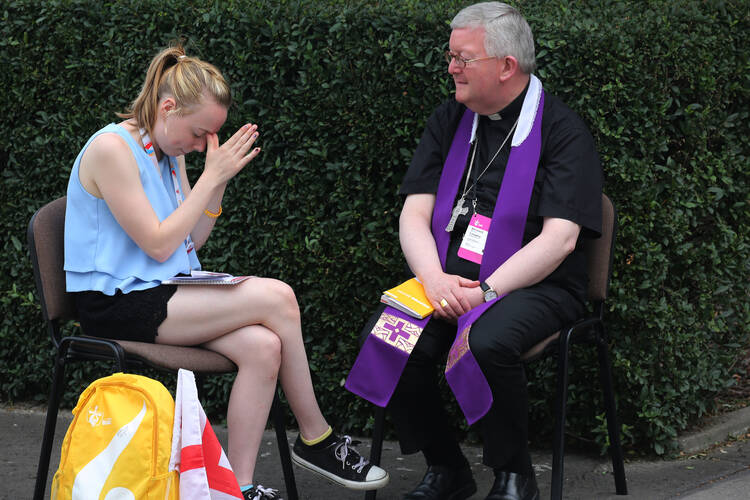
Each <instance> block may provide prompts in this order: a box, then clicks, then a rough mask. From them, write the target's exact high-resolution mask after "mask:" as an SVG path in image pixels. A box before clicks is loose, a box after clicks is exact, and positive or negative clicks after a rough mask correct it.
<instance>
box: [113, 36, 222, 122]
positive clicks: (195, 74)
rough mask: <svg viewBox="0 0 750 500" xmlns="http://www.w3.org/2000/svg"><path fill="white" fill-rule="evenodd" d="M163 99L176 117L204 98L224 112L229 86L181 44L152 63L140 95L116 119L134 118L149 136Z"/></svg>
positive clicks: (208, 65) (210, 66)
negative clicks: (171, 100) (169, 100)
mask: <svg viewBox="0 0 750 500" xmlns="http://www.w3.org/2000/svg"><path fill="white" fill-rule="evenodd" d="M165 96H171V97H173V98H174V100H175V103H176V106H175V109H174V110H173V111H172V112H173V113H177V114H178V115H186V114H190V113H191V112H192V110H193V109H194V108H195V106H197V105H199V104H202V103H203V101H204V99H206V98H207V97H208V98H211V99H213V100H214V101H215V102H216V103H217V104H220V105H222V106H224V107H225V108H228V107H229V106H230V105H231V104H232V96H231V92H230V90H229V85H227V82H226V80H224V77H223V76H222V75H221V72H220V71H219V70H218V69H217V68H216V67H215V66H214V65H212V64H209V63H207V62H205V61H202V60H200V59H198V58H196V57H188V56H187V55H186V54H185V49H184V48H183V47H182V45H180V44H173V45H172V46H170V47H168V48H166V49H164V50H162V51H161V52H159V53H158V54H157V55H156V56H155V57H154V58H153V59H152V60H151V64H149V67H148V71H147V72H146V80H145V81H144V82H143V87H142V88H141V92H140V93H139V94H138V97H136V98H135V100H134V101H133V103H132V104H131V105H130V108H128V110H127V111H126V112H125V113H118V116H120V117H121V118H125V119H128V118H135V119H136V121H137V122H138V126H139V127H143V128H145V129H146V131H148V133H149V134H152V127H153V126H154V123H155V122H156V116H157V112H158V107H159V101H160V100H161V99H162V98H164V97H165Z"/></svg>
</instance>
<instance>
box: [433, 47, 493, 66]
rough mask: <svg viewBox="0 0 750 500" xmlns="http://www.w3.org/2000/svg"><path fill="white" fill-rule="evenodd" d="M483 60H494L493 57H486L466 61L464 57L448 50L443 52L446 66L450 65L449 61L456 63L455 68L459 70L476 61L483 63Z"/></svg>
mask: <svg viewBox="0 0 750 500" xmlns="http://www.w3.org/2000/svg"><path fill="white" fill-rule="evenodd" d="M485 59H495V56H488V57H476V58H474V59H466V58H464V57H461V56H459V55H458V54H454V53H453V52H451V51H450V50H446V51H445V62H447V63H448V64H450V63H451V61H453V60H455V61H456V66H458V67H459V68H465V67H466V65H467V64H469V63H472V62H476V61H484V60H485Z"/></svg>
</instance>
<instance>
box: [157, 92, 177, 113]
mask: <svg viewBox="0 0 750 500" xmlns="http://www.w3.org/2000/svg"><path fill="white" fill-rule="evenodd" d="M176 109H177V103H176V102H175V100H174V97H172V96H167V97H165V98H164V99H162V100H161V102H160V103H159V111H160V112H161V113H163V116H164V118H166V117H167V116H168V115H169V114H170V113H173V112H174V111H175V110H176Z"/></svg>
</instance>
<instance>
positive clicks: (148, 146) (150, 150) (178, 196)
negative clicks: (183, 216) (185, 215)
mask: <svg viewBox="0 0 750 500" xmlns="http://www.w3.org/2000/svg"><path fill="white" fill-rule="evenodd" d="M140 132H141V142H142V143H143V149H145V150H146V153H147V154H148V156H149V158H151V161H153V162H154V166H155V167H156V171H157V172H159V176H161V168H159V162H158V161H156V152H155V151H154V145H153V143H152V142H151V137H149V135H148V132H146V129H145V128H142V129H141V131H140ZM167 161H168V162H169V172H170V173H171V174H172V188H173V189H174V197H175V200H177V206H178V207H179V206H180V205H182V200H183V199H184V198H183V197H182V192H180V188H179V185H180V183H179V182H178V180H177V172H176V171H175V168H174V167H173V166H172V162H170V161H169V158H167ZM185 248H186V249H187V253H190V252H192V251H193V250H195V245H193V240H192V239H191V238H190V234H188V235H187V238H185Z"/></svg>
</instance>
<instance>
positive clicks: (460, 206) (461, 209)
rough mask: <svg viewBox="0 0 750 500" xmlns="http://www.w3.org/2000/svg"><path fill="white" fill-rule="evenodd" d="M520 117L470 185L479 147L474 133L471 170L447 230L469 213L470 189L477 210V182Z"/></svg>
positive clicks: (501, 147) (446, 227)
mask: <svg viewBox="0 0 750 500" xmlns="http://www.w3.org/2000/svg"><path fill="white" fill-rule="evenodd" d="M519 119H520V115H519V117H518V118H516V122H515V123H514V124H513V126H512V127H511V128H510V130H509V131H508V135H506V136H505V139H503V142H502V144H500V147H499V148H497V151H495V154H494V155H492V158H491V159H490V161H489V162H487V166H485V167H484V170H482V172H481V173H480V174H479V175H477V176H476V177H474V178H473V179H472V183H471V186H469V178H470V177H471V172H472V170H473V168H474V158H475V157H476V155H477V149H479V141H478V140H477V138H476V135H474V136H473V137H472V138H471V140H470V142H473V143H474V151H472V153H471V161H470V162H469V171H468V172H467V173H466V180H465V181H464V188H463V191H462V192H461V198H459V200H458V202H456V206H455V207H453V211H452V212H451V218H450V221H448V225H447V226H445V230H446V232H449V233H450V232H451V231H453V227H454V226H455V225H456V221H457V220H458V218H459V217H460V216H461V215H465V214H467V213H469V207H465V206H464V202H465V201H466V195H467V194H469V191H472V190H473V191H474V199H473V200H472V207H473V209H474V213H476V211H477V197H476V186H477V182H479V179H481V178H482V176H483V175H484V173H485V172H487V169H488V168H490V165H492V162H493V161H495V158H497V155H499V154H500V151H501V150H502V149H503V147H505V143H506V142H508V139H510V136H511V135H513V131H514V130H515V129H516V126H517V125H518V120H519Z"/></svg>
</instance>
